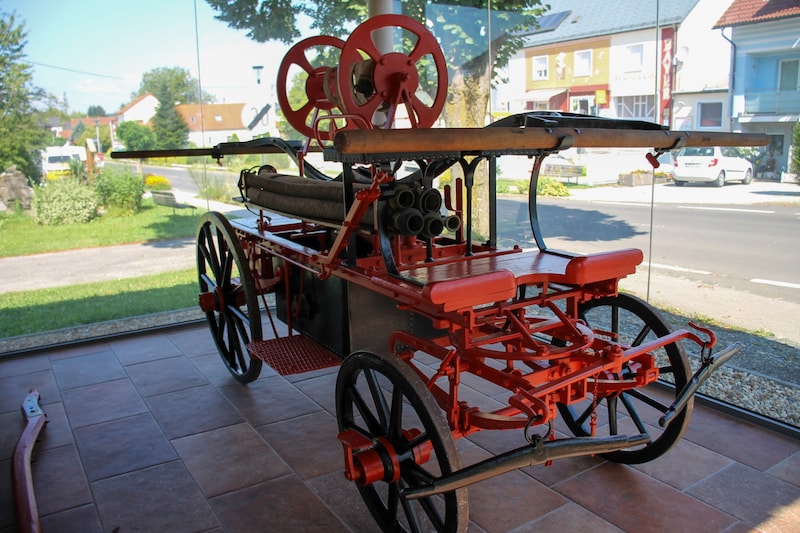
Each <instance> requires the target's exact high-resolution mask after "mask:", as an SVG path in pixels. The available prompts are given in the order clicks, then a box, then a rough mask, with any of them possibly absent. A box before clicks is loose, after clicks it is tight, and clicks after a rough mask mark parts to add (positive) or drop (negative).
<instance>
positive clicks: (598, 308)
mask: <svg viewBox="0 0 800 533" xmlns="http://www.w3.org/2000/svg"><path fill="white" fill-rule="evenodd" d="M579 312H580V316H581V318H582V319H583V320H585V321H586V323H587V324H588V326H589V327H591V328H592V329H593V330H595V331H605V332H612V333H614V334H615V335H616V336H617V337H618V338H617V342H619V343H621V344H623V345H627V346H639V345H641V344H643V343H647V342H650V341H652V340H654V339H657V338H659V337H663V336H665V335H667V334H668V333H669V332H670V327H669V326H668V325H667V323H666V322H665V321H664V320H663V319H662V318H661V316H660V315H659V314H658V313H657V312H656V310H655V309H653V308H652V307H651V306H650V305H648V304H647V303H646V302H645V301H644V300H641V299H639V298H636V297H634V296H630V295H627V294H620V295H619V296H616V297H605V298H599V299H597V300H591V301H589V302H587V303H585V304H583V305H582V306H581V308H580V310H579ZM653 353H654V354H655V356H656V365H657V366H658V367H659V372H660V376H661V379H662V380H663V381H666V382H669V383H671V384H674V385H675V388H674V389H671V388H670V389H669V390H662V389H661V388H657V387H655V386H654V385H649V386H648V387H644V388H636V389H630V390H627V391H626V392H623V393H621V394H617V395H612V396H608V397H598V398H597V404H596V406H594V405H592V402H586V404H585V405H579V406H577V407H576V406H568V405H562V404H559V406H558V407H559V412H560V413H561V416H562V417H563V419H564V421H565V423H566V425H567V427H568V428H569V430H570V431H571V432H572V433H573V434H574V435H575V436H578V437H585V436H589V435H591V431H590V429H589V423H590V420H591V416H592V411H593V408H594V407H596V409H597V413H598V415H600V416H603V417H607V420H606V419H604V420H602V421H601V422H602V424H601V423H598V428H597V435H598V436H600V435H601V434H606V435H618V434H627V435H631V434H636V433H647V434H649V435H650V437H651V440H650V442H649V443H648V444H645V445H642V446H639V447H635V448H630V449H626V450H620V451H615V452H610V453H607V454H603V457H605V458H606V459H608V460H610V461H614V462H617V463H626V464H638V463H645V462H647V461H652V460H653V459H655V458H657V457H659V456H661V455H662V454H664V453H666V452H667V451H668V450H669V449H670V448H671V447H672V446H673V445H674V444H675V443H676V442H677V441H678V440H680V438H681V437H682V436H683V433H684V432H685V431H686V427H687V426H688V424H689V419H690V418H691V412H692V407H693V405H694V403H693V400H690V401H689V403H688V404H687V405H686V408H685V409H684V410H683V411H682V412H681V413H680V414H678V415H676V416H675V418H674V419H673V420H672V422H671V423H670V424H669V425H668V426H667V427H666V428H663V429H662V428H661V427H660V426H659V424H658V419H659V418H660V417H661V416H662V415H663V414H664V413H665V412H666V411H667V408H668V407H669V406H670V404H671V403H672V402H673V401H674V400H675V397H676V396H677V393H678V391H680V390H681V389H682V388H683V386H684V385H686V382H687V380H688V376H690V375H691V368H690V366H689V361H688V359H687V357H686V354H685V353H684V351H683V348H682V347H681V346H680V345H679V344H677V343H671V344H668V345H666V346H664V347H663V348H660V349H658V350H656V351H655V352H653ZM630 377H631V376H628V375H625V373H624V372H623V374H621V375H619V376H618V378H619V379H620V380H625V379H628V378H630ZM664 389H666V387H665V388H664ZM591 390H592V385H591V383H590V384H589V391H590V392H591ZM598 396H599V395H598ZM600 416H599V417H598V418H600Z"/></svg>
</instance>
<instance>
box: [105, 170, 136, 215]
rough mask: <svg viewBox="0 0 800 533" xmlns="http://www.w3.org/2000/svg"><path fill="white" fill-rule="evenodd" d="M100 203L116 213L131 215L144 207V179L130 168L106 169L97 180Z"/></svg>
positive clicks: (110, 211)
mask: <svg viewBox="0 0 800 533" xmlns="http://www.w3.org/2000/svg"><path fill="white" fill-rule="evenodd" d="M94 186H95V190H96V191H97V199H98V201H99V202H100V205H102V206H103V207H105V208H106V210H107V211H108V212H109V213H111V214H114V215H119V216H130V215H133V214H135V213H137V212H138V211H139V209H141V207H142V194H143V193H144V181H143V180H142V179H141V178H140V177H139V176H137V175H135V174H133V173H132V172H131V171H130V170H129V169H127V168H126V169H125V170H122V171H120V170H115V169H107V170H106V169H104V170H103V172H101V173H100V175H99V176H98V177H97V179H96V180H95V185H94Z"/></svg>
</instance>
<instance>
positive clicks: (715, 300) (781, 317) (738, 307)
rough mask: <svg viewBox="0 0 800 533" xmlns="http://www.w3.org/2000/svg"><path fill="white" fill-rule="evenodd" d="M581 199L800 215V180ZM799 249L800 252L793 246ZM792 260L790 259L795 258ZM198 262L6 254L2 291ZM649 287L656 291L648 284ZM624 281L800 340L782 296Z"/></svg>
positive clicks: (130, 248)
mask: <svg viewBox="0 0 800 533" xmlns="http://www.w3.org/2000/svg"><path fill="white" fill-rule="evenodd" d="M176 196H177V197H178V199H179V200H181V201H186V202H192V203H195V204H196V205H198V207H200V208H201V209H204V210H205V209H210V210H227V211H231V210H235V209H237V208H236V207H232V206H225V205H223V204H215V203H211V204H207V203H206V202H205V201H204V200H197V199H196V198H192V197H191V196H190V194H189V193H186V192H181V191H178V193H177V194H176ZM571 198H572V199H573V200H575V201H587V202H592V201H614V202H650V201H651V198H654V200H653V201H654V202H656V203H658V202H662V203H677V202H681V203H696V204H727V205H760V204H765V203H775V202H777V203H781V204H790V205H796V206H797V209H798V212H797V217H798V220H800V186H797V185H794V184H779V183H758V182H756V183H753V184H751V185H750V186H738V185H729V186H726V187H723V188H721V189H717V188H712V187H692V186H687V187H682V188H677V187H674V186H671V185H657V186H655V187H649V186H644V187H630V188H625V187H596V188H592V189H586V190H580V191H575V192H574V193H573V194H572V196H571ZM787 254H794V257H795V260H796V259H797V251H796V250H787ZM787 260H789V258H788V257H787ZM194 264H195V248H194V239H185V240H179V241H160V242H153V243H143V244H132V245H124V246H109V247H104V248H99V249H97V248H95V249H86V250H74V251H69V252H59V253H53V254H39V255H34V256H26V257H11V258H2V259H0V294H1V293H4V292H10V291H21V290H30V289H36V288H45V287H59V286H65V285H72V284H75V283H87V282H92V281H102V280H109V279H112V280H113V279H123V278H127V277H135V276H141V275H143V274H148V273H153V272H158V271H163V270H177V269H183V268H192V267H193V266H194ZM648 281H649V283H650V285H649V291H648V285H647V283H648ZM622 285H623V287H624V288H626V289H628V290H631V291H632V292H634V293H636V294H639V295H642V296H645V295H647V294H648V292H649V296H650V298H651V301H652V302H653V303H654V304H656V305H661V306H669V307H675V308H678V309H682V310H684V311H687V312H695V313H699V314H702V315H705V316H712V317H715V318H717V319H718V320H719V321H721V322H723V323H728V324H732V325H737V326H740V327H744V328H748V329H759V328H761V329H763V330H765V331H770V332H773V333H775V334H776V335H777V336H778V337H780V338H782V339H786V340H788V341H790V342H792V343H793V344H795V345H797V346H800V328H798V327H797V317H798V316H800V306H798V305H796V304H791V303H790V302H786V301H783V300H780V299H775V298H769V297H765V296H759V295H752V294H743V293H742V292H740V291H735V290H731V289H726V288H723V287H713V286H703V284H702V283H697V282H696V281H693V280H691V279H688V278H683V277H675V276H674V275H665V274H661V273H659V272H657V271H654V272H651V273H649V275H648V274H647V273H642V274H641V275H640V274H637V275H636V276H634V277H631V278H627V279H626V280H624V281H623V283H622Z"/></svg>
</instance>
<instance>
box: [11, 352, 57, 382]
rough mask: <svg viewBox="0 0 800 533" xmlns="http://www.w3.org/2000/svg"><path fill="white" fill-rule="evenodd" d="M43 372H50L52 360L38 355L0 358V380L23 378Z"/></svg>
mask: <svg viewBox="0 0 800 533" xmlns="http://www.w3.org/2000/svg"><path fill="white" fill-rule="evenodd" d="M42 370H50V359H48V358H47V357H46V356H44V355H41V354H38V353H36V354H29V355H19V356H15V357H10V356H2V358H0V378H10V377H13V376H22V375H25V374H30V373H32V372H40V371H42Z"/></svg>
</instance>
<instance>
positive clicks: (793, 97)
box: [744, 89, 800, 115]
mask: <svg viewBox="0 0 800 533" xmlns="http://www.w3.org/2000/svg"><path fill="white" fill-rule="evenodd" d="M744 111H745V113H747V114H748V115H757V114H773V115H787V114H794V113H800V90H795V91H779V90H778V89H759V90H750V91H745V93H744Z"/></svg>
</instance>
